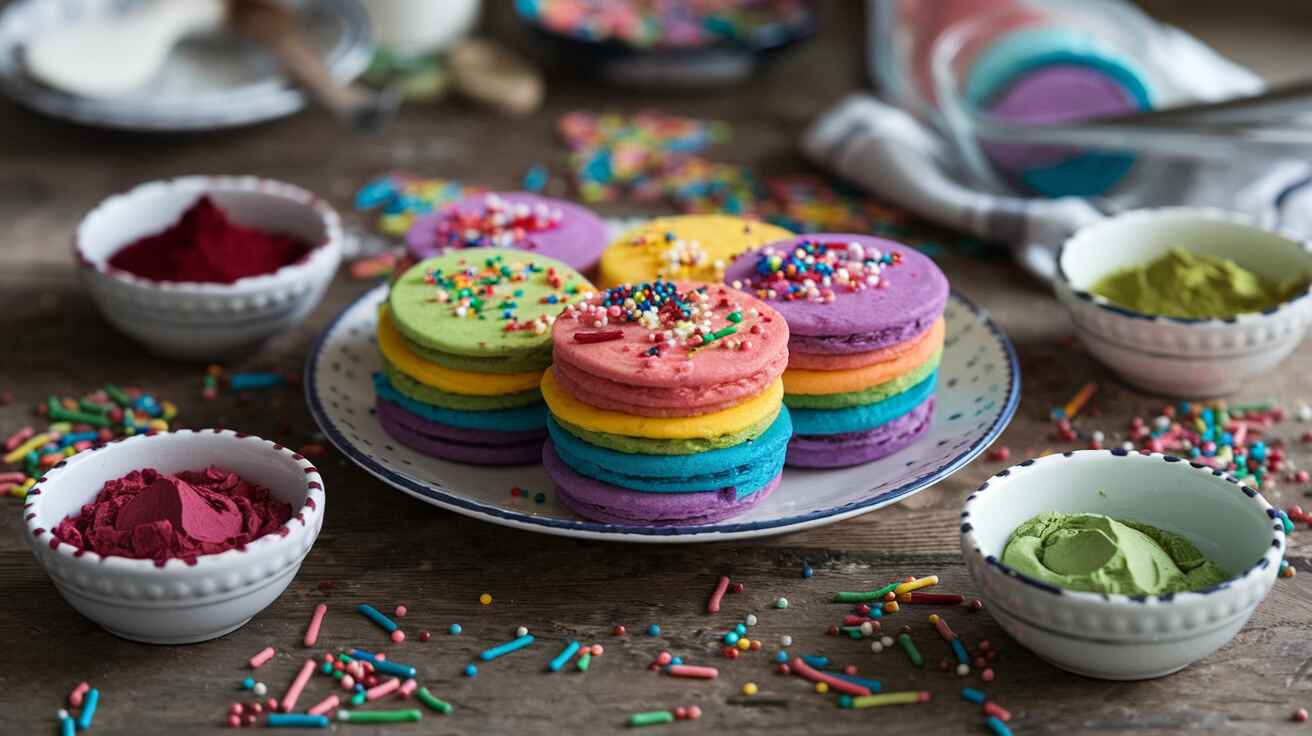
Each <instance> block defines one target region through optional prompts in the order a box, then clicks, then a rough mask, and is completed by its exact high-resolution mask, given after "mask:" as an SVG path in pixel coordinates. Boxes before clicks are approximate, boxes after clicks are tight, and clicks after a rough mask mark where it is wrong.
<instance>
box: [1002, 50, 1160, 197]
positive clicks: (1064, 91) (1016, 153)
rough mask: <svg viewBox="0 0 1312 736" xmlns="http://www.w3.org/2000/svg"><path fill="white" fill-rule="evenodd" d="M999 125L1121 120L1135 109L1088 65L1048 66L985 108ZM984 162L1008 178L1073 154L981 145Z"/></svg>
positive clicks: (1136, 107) (1017, 145) (1113, 81)
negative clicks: (1002, 122) (997, 119)
mask: <svg viewBox="0 0 1312 736" xmlns="http://www.w3.org/2000/svg"><path fill="white" fill-rule="evenodd" d="M986 108H987V110H988V111H989V113H990V114H992V115H994V116H996V117H998V118H1001V119H1003V120H1008V121H1013V122H1018V123H1027V124H1031V125H1046V124H1052V123H1061V122H1067V121H1071V120H1087V119H1089V118H1097V117H1107V116H1110V115H1124V114H1127V113H1132V112H1136V111H1138V110H1139V105H1138V103H1137V102H1136V100H1135V99H1134V97H1133V96H1132V95H1131V94H1130V91H1129V90H1127V89H1126V88H1125V86H1124V85H1122V84H1121V83H1120V82H1118V81H1116V79H1114V78H1113V77H1111V76H1109V75H1108V74H1107V73H1105V72H1102V71H1099V70H1097V69H1094V68H1092V67H1088V66H1081V65H1073V64H1054V65H1051V66H1045V67H1041V68H1039V69H1036V70H1034V71H1031V72H1028V73H1026V74H1023V75H1021V76H1020V77H1018V78H1017V79H1016V80H1014V81H1013V82H1012V83H1011V84H1009V85H1008V86H1007V87H1006V88H1005V89H1003V90H1002V91H1001V92H999V93H998V94H996V95H995V96H994V97H993V99H992V100H990V101H989V103H988V105H986ZM983 149H984V151H985V153H986V154H987V155H988V157H989V159H990V160H992V161H993V163H994V164H995V165H996V166H998V167H999V168H1001V169H1003V170H1004V171H1007V172H1009V173H1019V172H1021V171H1024V170H1025V169H1030V168H1037V167H1045V166H1052V165H1054V164H1057V163H1060V162H1061V161H1063V160H1064V159H1067V158H1070V157H1071V156H1073V155H1077V154H1078V153H1079V151H1078V149H1070V148H1061V147H1054V146H1031V145H1026V144H1020V143H988V144H984V145H983Z"/></svg>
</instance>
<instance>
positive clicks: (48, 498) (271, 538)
mask: <svg viewBox="0 0 1312 736" xmlns="http://www.w3.org/2000/svg"><path fill="white" fill-rule="evenodd" d="M209 465H218V466H219V467H221V468H224V469H226V470H231V471H232V472H235V473H237V474H238V475H239V476H241V477H242V478H244V479H246V480H248V481H251V482H252V483H256V484H258V485H262V486H264V487H266V488H268V489H269V490H270V491H272V493H273V495H274V496H276V497H277V498H279V499H281V500H283V501H287V502H288V503H290V504H291V505H292V510H293V512H292V518H291V519H290V520H288V522H287V525H286V526H285V527H284V528H285V529H287V534H286V535H279V534H268V535H265V536H263V537H260V538H259V539H256V540H254V541H252V542H251V543H250V544H248V545H246V547H245V548H244V549H233V550H228V551H227V552H223V553H220V554H216V555H202V556H200V557H199V558H197V560H196V564H194V565H188V564H187V563H186V562H184V561H182V560H169V561H167V562H166V563H165V564H164V565H163V566H162V567H161V566H158V565H156V564H155V563H154V562H153V561H152V560H133V559H127V558H124V557H101V556H100V555H97V554H95V553H94V552H85V553H79V552H78V550H77V549H76V548H74V547H73V546H72V545H70V544H65V543H62V542H58V541H56V540H55V538H54V537H53V535H52V532H51V530H53V529H54V528H55V526H56V525H58V524H59V522H60V521H61V520H63V519H64V518H65V517H67V516H69V515H71V514H74V513H77V512H78V511H79V510H80V508H81V506H82V504H84V503H88V502H90V501H91V500H93V499H94V498H95V496H96V494H98V493H99V492H100V490H101V488H102V487H103V486H104V484H105V481H107V480H111V479H114V478H120V477H122V476H124V475H126V474H127V473H129V472H131V471H133V470H140V469H143V468H156V469H158V470H160V471H161V472H165V473H173V472H178V471H181V470H194V469H200V468H205V467H207V466H209ZM323 513H324V488H323V479H322V478H321V477H320V476H319V473H318V471H317V470H316V469H315V468H314V466H313V465H311V464H310V462H309V461H308V460H306V459H305V458H303V457H301V456H299V455H296V454H295V453H294V452H293V451H291V450H289V449H287V448H284V447H282V446H280V445H276V444H274V443H273V442H270V441H268V440H262V439H260V438H258V437H252V436H249V435H241V434H238V433H236V432H232V431H231V430H213V429H205V430H196V431H192V430H179V431H176V432H168V433H161V434H153V435H138V436H136V437H131V438H128V439H125V440H122V441H120V442H114V443H111V444H109V445H106V446H104V447H102V448H99V449H96V450H89V451H87V452H83V453H81V454H78V455H75V456H73V457H72V458H70V459H68V460H67V461H65V462H64V463H61V464H60V465H57V466H55V468H53V469H52V470H50V472H48V473H46V475H45V477H44V478H42V479H41V481H40V482H39V483H38V484H37V485H36V487H35V488H33V490H32V491H31V492H30V493H29V494H28V497H27V502H26V506H25V508H24V510H23V516H24V519H25V521H26V524H25V525H24V536H25V537H26V538H27V541H28V544H29V545H31V547H32V553H33V554H34V555H36V560H37V562H38V563H39V564H40V565H41V567H42V568H44V569H45V571H46V572H47V573H48V574H49V575H50V579H51V581H52V582H54V584H55V587H56V588H57V589H58V590H59V593H60V595H62V596H63V597H64V600H66V601H68V603H69V605H71V606H73V608H75V609H77V610H78V612H79V613H81V614H82V615H83V616H86V617H87V618H89V619H91V620H92V621H95V622H96V623H98V624H100V625H101V626H102V627H104V628H105V629H106V630H107V631H109V632H110V633H111V634H114V635H116V636H120V637H123V638H124V639H132V640H134V641H142V642H147V643H151V644H188V643H192V642H199V641H206V640H208V639H213V638H216V637H220V636H223V635H224V634H227V633H229V632H231V631H234V630H236V629H238V628H240V627H241V626H242V625H243V624H245V623H246V622H247V621H249V620H250V619H251V617H252V616H254V615H255V614H257V613H259V612H260V611H262V610H264V609H265V607H267V606H268V605H269V604H270V603H272V602H273V601H274V600H275V599H277V597H278V596H279V595H281V594H282V592H283V590H285V589H286V588H287V585H288V584H289V583H291V581H292V578H294V577H295V576H296V572H297V571H298V570H300V567H301V561H302V560H303V559H304V558H305V555H306V554H307V553H309V551H310V547H311V546H313V545H314V540H315V539H317V538H318V536H319V530H320V528H321V527H322V526H323Z"/></svg>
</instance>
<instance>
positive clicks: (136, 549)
mask: <svg viewBox="0 0 1312 736" xmlns="http://www.w3.org/2000/svg"><path fill="white" fill-rule="evenodd" d="M291 515H292V507H291V504H288V503H285V502H282V501H279V500H277V499H275V498H273V496H272V495H271V494H270V493H269V489H267V488H262V487H260V486H257V485H255V484H253V483H248V482H247V481H244V480H242V479H241V478H239V477H237V474H236V473H230V472H228V471H226V470H221V469H219V468H217V467H210V468H207V469H205V470H185V471H183V472H181V473H178V474H177V475H165V474H163V473H160V472H159V471H158V470H155V469H154V468H146V469H145V470H134V471H132V472H131V473H128V474H127V475H125V476H123V477H122V478H119V479H117V480H111V481H108V482H106V483H105V487H104V488H103V489H101V491H100V493H99V494H98V495H97V496H96V500H95V501H93V502H91V503H88V504H85V505H84V506H83V507H82V511H81V513H80V514H78V515H77V516H69V517H67V518H65V519H64V520H63V521H61V522H59V526H57V527H55V530H54V535H55V538H56V539H58V540H59V541H61V542H66V543H68V544H71V545H73V546H74V547H77V548H78V549H79V550H90V551H92V552H95V553H96V554H98V555H100V556H102V557H108V556H118V557H129V558H132V559H138V560H154V561H155V564H156V565H160V566H163V565H164V563H165V562H167V561H168V560H171V559H181V560H183V561H185V562H186V563H187V564H189V565H194V564H196V558H197V557H198V556H200V555H210V554H217V553H219V552H225V551H227V550H230V549H234V548H239V547H243V546H245V545H246V544H247V543H249V542H250V541H251V540H254V539H258V538H259V537H262V536H264V535H266V534H273V533H282V534H286V530H285V529H283V525H284V524H286V523H287V520H288V519H290V518H291Z"/></svg>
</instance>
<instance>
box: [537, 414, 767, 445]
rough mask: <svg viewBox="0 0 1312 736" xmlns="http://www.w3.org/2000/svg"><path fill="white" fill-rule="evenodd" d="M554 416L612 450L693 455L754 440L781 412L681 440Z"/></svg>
mask: <svg viewBox="0 0 1312 736" xmlns="http://www.w3.org/2000/svg"><path fill="white" fill-rule="evenodd" d="M551 418H552V419H555V420H556V423H557V424H559V425H560V426H561V427H562V428H563V429H564V430H565V431H566V432H569V433H570V434H572V435H574V436H575V437H578V438H579V439H581V440H583V441H584V442H587V443H588V444H590V445H596V446H597V447H605V448H606V449H608V450H615V451H616V452H627V453H630V454H638V455H692V454H695V453H698V452H710V451H711V450H719V449H721V448H725V447H733V446H734V445H741V444H742V443H744V442H746V441H748V440H754V439H756V438H757V437H760V436H761V435H763V434H765V430H767V429H769V428H770V425H771V424H774V420H775V419H778V418H779V412H775V413H774V414H771V415H770V416H769V417H767V418H765V419H762V420H761V421H760V422H757V423H756V424H753V425H752V426H750V427H748V428H746V429H743V430H740V431H738V432H734V433H733V434H722V435H720V436H719V437H697V438H694V439H680V440H657V439H651V438H650V437H627V436H625V435H619V434H608V433H606V432H593V431H590V430H587V429H583V428H581V427H577V426H575V425H573V424H570V423H569V422H566V421H565V420H563V419H561V418H560V417H558V416H555V415H554V414H553V415H552V417H551Z"/></svg>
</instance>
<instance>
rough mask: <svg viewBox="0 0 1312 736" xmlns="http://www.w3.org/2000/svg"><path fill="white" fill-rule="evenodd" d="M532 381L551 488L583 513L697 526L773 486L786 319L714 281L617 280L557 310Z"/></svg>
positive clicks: (780, 435)
mask: <svg viewBox="0 0 1312 736" xmlns="http://www.w3.org/2000/svg"><path fill="white" fill-rule="evenodd" d="M552 334H553V336H554V362H553V364H552V367H551V368H550V369H549V370H548V371H547V372H546V373H545V374H544V376H543V379H542V395H543V398H544V399H545V400H546V403H547V407H548V408H549V410H550V417H549V418H548V420H547V428H548V431H549V432H550V435H551V439H550V441H548V442H547V444H546V446H545V447H544V448H543V450H542V462H543V465H544V466H545V467H546V471H547V474H548V475H549V476H550V477H551V479H552V480H553V481H554V482H555V485H556V493H557V498H558V499H559V500H560V501H561V502H563V503H564V504H565V505H566V506H568V507H569V508H571V509H572V510H574V511H575V512H576V513H578V514H579V515H581V516H584V517H586V518H590V519H594V520H598V521H602V522H606V523H615V524H630V525H637V526H671V525H678V526H683V525H697V524H705V523H711V522H715V521H719V520H722V519H725V518H728V517H731V516H734V515H736V514H740V513H743V512H744V511H746V510H748V509H750V508H751V507H753V506H755V505H756V504H758V503H760V502H761V501H762V500H763V499H764V498H765V497H766V496H768V495H769V494H770V493H771V492H772V491H774V489H775V488H776V487H777V486H778V485H779V479H780V473H781V472H782V470H783V464H784V457H785V454H786V452H787V448H788V442H789V438H790V437H791V436H792V423H791V421H790V420H789V413H788V410H787V409H786V408H785V407H784V406H783V403H782V399H783V394H784V388H783V382H782V378H781V375H782V374H783V372H784V368H785V366H786V365H787V362H788V325H787V324H786V323H785V322H784V320H783V318H782V317H780V316H779V313H778V312H776V311H775V310H773V309H771V308H770V307H768V306H766V304H765V303H763V302H762V301H760V300H758V299H755V298H753V297H751V296H748V295H746V294H744V293H742V292H740V291H737V290H734V289H730V288H728V287H726V286H724V285H723V284H718V283H717V284H703V283H697V282H673V281H666V280H661V279H656V280H653V281H642V282H639V283H635V284H631V285H628V284H626V285H622V286H616V287H613V288H611V289H609V290H606V291H602V292H600V293H598V294H596V295H595V296H593V297H592V298H590V299H586V300H584V301H582V302H580V303H578V304H575V305H573V306H570V307H567V308H566V309H565V310H564V311H563V312H562V313H561V315H560V317H559V318H558V319H557V320H556V323H555V325H554V327H553V329H552Z"/></svg>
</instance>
